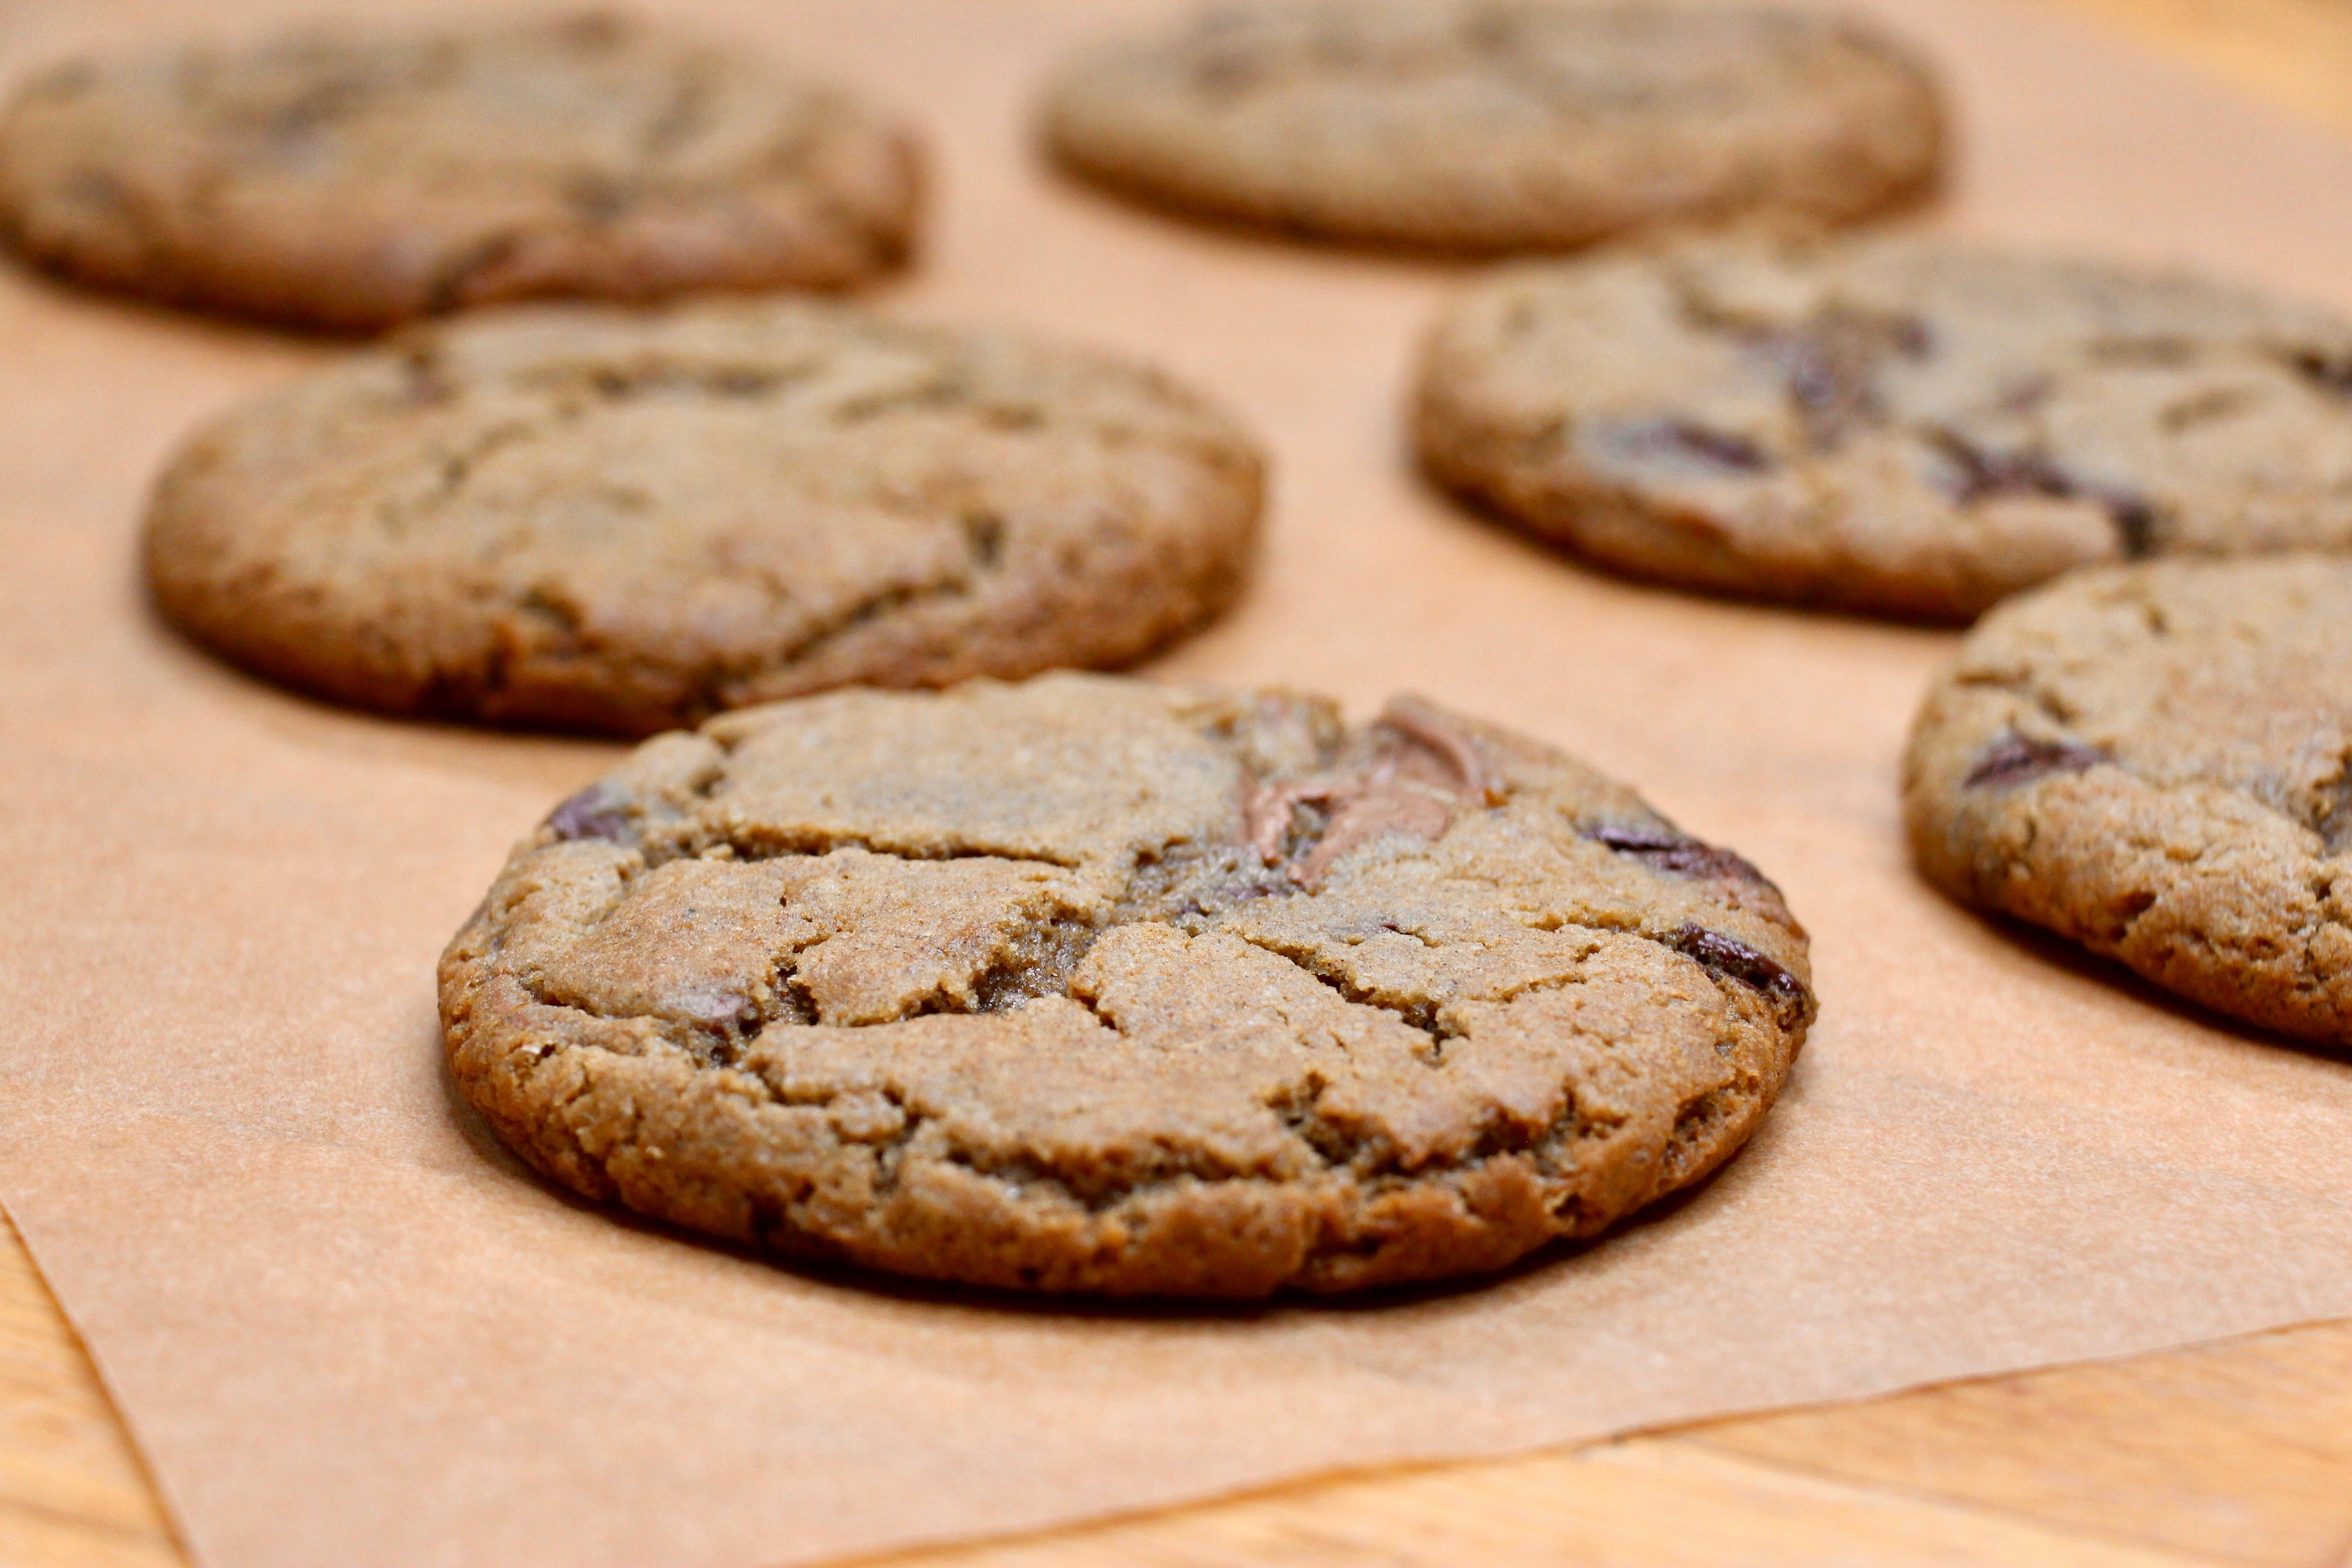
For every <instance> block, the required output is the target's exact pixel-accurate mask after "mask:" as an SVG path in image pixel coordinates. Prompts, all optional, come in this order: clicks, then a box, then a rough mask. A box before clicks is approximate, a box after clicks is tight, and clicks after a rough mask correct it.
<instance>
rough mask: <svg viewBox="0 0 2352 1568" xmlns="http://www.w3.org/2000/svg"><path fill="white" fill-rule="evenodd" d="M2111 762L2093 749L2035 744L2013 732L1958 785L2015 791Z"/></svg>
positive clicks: (2068, 744) (2066, 744)
mask: <svg viewBox="0 0 2352 1568" xmlns="http://www.w3.org/2000/svg"><path fill="white" fill-rule="evenodd" d="M2114 760H2115V759H2114V758H2113V757H2110V756H2108V755H2107V753H2106V752H2102V751H2099V750H2098V749H2096V748H2095V747H2092V746H2081V745H2077V744H2075V743H2074V742H2072V741H2037V740H2034V739H2032V737H2031V736H2026V735H2021V734H2019V733H2017V732H2016V731H2013V730H2012V731H2010V732H2009V733H2008V734H2006V735H2003V736H2002V737H2001V738H2000V740H1998V741H1996V742H1993V744H1992V746H1991V748H1990V750H1989V751H1987V752H1985V754H1984V757H1983V759H1982V760H1981V761H1979V763H1977V765H1976V766H1975V768H1973V769H1972V770H1970V772H1969V776H1968V777H1967V778H1966V779H1964V780H1962V781H1961V783H1962V784H1963V785H1964V786H1965V787H1967V788H1969V789H1979V788H1994V789H2014V788H2016V787H2017V786H2018V785H2019V784H2031V783H2032V782H2033V781H2034V780H2035V779H2039V778H2044V777H2047V776H2048V775H2049V774H2051V773H2083V772H2085V771H2086V770H2088V769H2091V768H2095V767H2097V766H2098V765H2099V764H2100V763H2108V762H2113V761H2114Z"/></svg>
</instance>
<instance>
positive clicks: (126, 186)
mask: <svg viewBox="0 0 2352 1568" xmlns="http://www.w3.org/2000/svg"><path fill="white" fill-rule="evenodd" d="M918 198H919V171H918V157H917V152H916V146H915V142H914V139H913V137H912V135H911V134H910V133H909V132H908V131H907V130H906V129H904V128H903V127H901V126H898V125H896V124H894V123H892V122H890V121H887V120H886V119H884V118H882V117H881V116H879V115H878V114H877V112H876V111H875V110H872V109H870V108H868V107H867V106H866V105H865V104H863V103H861V102H860V101H859V100H857V99H856V97H854V96H852V95H851V94H849V93H847V92H845V91H844V90H842V89H839V88H836V87H834V86H832V85H829V84H827V83H824V82H822V81H819V80H816V79H813V78H809V77H804V76H803V75H801V74H799V73H798V72H797V71H796V70H793V69H790V68H785V67H783V66H781V65H778V64H776V63H773V62H771V61H768V60H765V59H763V58H761V57H760V55H759V54H758V52H757V51H755V50H749V49H745V48H743V47H740V46H737V45H732V44H725V43H720V42H717V41H709V40H704V39H700V38H697V37H688V36H683V35H677V34H673V33H671V32H670V31H668V30H667V29H665V28H661V27H656V26H649V25H646V24H644V23H639V22H635V21H629V20H625V19H623V18H620V17H617V16H605V15H592V16H580V17H574V18H571V19H568V20H556V21H521V22H515V21H506V22H485V23H482V24H479V25H474V26H463V25H446V26H442V27H440V28H437V29H425V30H406V31H395V30H392V29H390V28H384V29H381V30H359V29H356V28H330V27H325V26H320V27H312V28H310V29H306V30H299V31H292V32H287V33H283V34H280V35H278V36H276V37H270V38H268V39H266V40H264V41H261V42H258V43H255V44H251V45H248V46H244V47H227V46H223V47H212V46H207V45H184V46H177V47H164V48H159V49H154V50H152V51H149V52H145V53H125V54H121V55H112V56H104V57H100V58H91V59H84V60H77V61H72V62H69V63H67V64H63V65H59V66H56V67H54V68H49V69H47V70H44V71H42V72H40V73H39V74H37V75H36V76H34V77H33V78H31V79H29V80H27V81H26V82H25V83H24V84H23V85H22V86H21V87H20V88H19V89H17V91H16V94H15V96H14V98H13V99H12V100H11V101H10V102H9V104H8V106H7V108H6V109H5V111H0V236H5V239H6V240H7V242H8V243H9V244H10V245H11V246H13V247H15V248H16V249H17V250H18V251H20V252H21V253H23V254H24V255H26V257H28V258H32V259H33V260H34V261H36V262H37V263H39V264H40V265H42V266H45V267H47V268H52V269H54V270H56V271H58V272H59V273H63V274H65V275H67V276H69V277H73V278H77V279H82V280H84V281H87V282H91V283H97V284H102V285H105V286H107V287H110V288H114V289H126V290H129V291H130V292H132V293H136V294H142V295H146V296H149V297H151V298H154V299H159V300H169V301H172V302H173V303H177V304H184V305H190V306H195V307H199V308H205V309H212V310H223V311H227V312H232V313H235V314H237V315H242V316H247V317H253V318H257V319H259V320H263V321H273V322H278V323H281V324H285V325H290V326H299V327H310V328H323V329H330V330H335V331H373V330H376V329H380V328H383V327H386V326H389V325H392V324H394V323H395V322H400V321H408V320H410V319H413V318H415V317H420V316H428V315H436V314H440V313H443V312H446V311H449V310H460V309H463V308H465V307H467V306H473V305H481V304H487V303H489V302H491V301H494V300H517V299H524V298H530V297H541V296H583V297H593V298H599V299H606V300H628V301H638V302H642V301H647V300H660V299H664V298H667V297H668V296H671V295H674V294H679V293H683V292H688V291H692V290H698V289H793V288H807V289H839V288H843V287H845V286H848V285H852V284H856V283H858V282H861V281H863V280H865V279H869V278H872V277H874V276H875V275H877V274H878V273H882V272H885V271H887V270H888V269H889V268H894V267H896V266H898V264H899V263H900V262H901V261H902V260H903V259H904V258H906V256H907V255H908V249H909V247H910V246H911V245H912V243H913V239H914V234H915V224H916V209H917V205H918Z"/></svg>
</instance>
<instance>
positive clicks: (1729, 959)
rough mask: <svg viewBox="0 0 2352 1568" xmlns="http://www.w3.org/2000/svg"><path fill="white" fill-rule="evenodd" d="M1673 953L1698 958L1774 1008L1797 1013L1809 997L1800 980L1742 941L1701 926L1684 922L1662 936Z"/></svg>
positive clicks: (1810, 996)
mask: <svg viewBox="0 0 2352 1568" xmlns="http://www.w3.org/2000/svg"><path fill="white" fill-rule="evenodd" d="M1666 945H1667V946H1669V947H1671V948H1673V949H1674V950H1675V952H1680V953H1684V954H1686V955H1688V956H1689V957H1692V958H1695V959H1696V960H1698V961H1699V962H1700V963H1704V964H1705V965H1706V966H1707V968H1709V969H1711V970H1713V971H1714V972H1715V973H1717V974H1720V975H1723V976H1725V977H1727V978H1728V979H1732V980H1737V981H1738V982H1739V983H1740V984H1742V985H1745V986H1747V987H1748V988H1749V989H1750V990H1754V991H1760V992H1762V993H1763V994H1765V995H1766V996H1768V997H1769V998H1771V1001H1772V1004H1773V1005H1774V1006H1775V1007H1776V1008H1779V1009H1781V1010H1783V1011H1796V1012H1801V1011H1803V1010H1804V1008H1805V1006H1806V1005H1807V1004H1808V1003H1810V1002H1811V1000H1812V994H1811V992H1809V991H1807V990H1806V989H1805V984H1804V982H1803V981H1801V980H1799V979H1798V978H1797V977H1796V976H1795V975H1793V974H1791V973H1789V972H1788V971H1787V970H1785V969H1783V968H1781V967H1780V965H1779V964H1777V963H1773V962H1772V961H1771V960H1770V959H1769V958H1767V957H1765V956H1764V955H1763V954H1762V953H1760V952H1757V951H1756V950H1755V949H1754V948H1752V947H1750V946H1748V944H1747V943H1746V942H1734V941H1733V940H1732V939H1731V938H1729V937H1727V936H1725V935H1723V934H1722V933H1721V932H1720V931H1709V930H1707V929H1706V927H1705V926H1702V925H1686V926H1684V927H1682V928H1680V929H1679V930H1677V931H1675V934H1674V935H1673V936H1671V937H1669V938H1667V939H1666Z"/></svg>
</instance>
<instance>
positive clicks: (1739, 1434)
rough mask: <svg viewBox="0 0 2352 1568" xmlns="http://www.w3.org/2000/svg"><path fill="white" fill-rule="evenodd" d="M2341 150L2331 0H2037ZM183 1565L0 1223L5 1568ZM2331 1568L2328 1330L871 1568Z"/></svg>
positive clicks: (2346, 1467)
mask: <svg viewBox="0 0 2352 1568" xmlns="http://www.w3.org/2000/svg"><path fill="white" fill-rule="evenodd" d="M2050 3H2053V4H2059V3H2063V4H2068V5H2074V6H2076V7H2078V8H2081V9H2084V10H2086V11H2089V12H2090V13H2092V14H2094V15H2095V16H2100V17H2102V18H2104V19H2105V20H2107V21H2109V22H2111V23H2112V24H2114V25H2116V26H2119V27H2121V28H2123V29H2125V30H2126V31H2128V32H2131V33H2133V34H2136V35H2137V36H2138V37H2141V38H2142V39H2144V40H2146V41H2147V42H2148V43H2149V44H2151V45H2153V46H2155V47H2158V48H2161V49H2163V50H2166V51H2168V52H2170V53H2172V54H2174V55H2176V56H2179V57H2180V58H2187V59H2191V60H2195V61H2198V62H2200V64H2202V65H2204V66H2206V67H2208V68H2211V69H2213V70H2216V71H2218V72H2220V73H2221V74H2223V75H2225V76H2227V77H2229V78H2230V79H2232V80H2234V81H2236V82H2237V83H2238V84H2239V85H2240V86H2241V87H2242V88H2245V89H2249V90H2251V91H2252V92H2254V93H2256V94H2258V95H2260V96H2263V97H2264V98H2267V99H2269V100H2271V101H2273V103H2275V104H2277V105H2279V106H2280V107H2282V108H2284V109H2285V110H2288V111H2290V112H2293V113H2296V114H2300V115H2304V116H2305V117H2308V118H2314V119H2317V120H2320V121H2326V122H2327V123H2330V124H2333V125H2336V126H2337V127H2340V128H2343V129H2346V130H2347V131H2352V0H2050ZM186 1561H187V1560H186V1558H185V1557H184V1554H183V1552H181V1550H180V1548H179V1546H178V1545H177V1543H176V1542H174V1541H173V1536H172V1532H171V1528H170V1525H169V1523H168V1522H167V1521H166V1520H165V1518H164V1517H163V1510H162V1509H161V1507H160V1506H159V1505H158V1503H157V1502H156V1500H155V1494H154V1490H153V1489H152V1486H151V1485H150V1484H149V1482H148V1479H147V1478H146V1476H145V1474H144V1473H143V1471H142V1468H141V1466H140V1462H139V1459H138V1457H137V1455H136V1454H135V1453H134V1452H133V1450H132V1449H131V1444H130V1441H129V1439H128V1437H127V1436H125V1435H124V1432H123V1430H122V1427H121V1424H120V1423H119V1422H118V1421H117V1420H116V1418H115V1416H114V1415H113V1411H112V1408H111V1406H110V1405H109V1404H108V1401H107V1398H106V1394H105V1392H104V1390H103V1388H102V1387H101V1386H100V1383H99V1380H98V1377H97V1374H96V1373H95V1372H94V1371H93V1369H92V1368H91V1366H90V1363H89V1358H88V1357H87V1356H86V1355H85V1354H84V1353H83V1352H82V1350H81V1347H80V1345H79V1343H78V1342H76V1341H75V1339H74V1337H73V1333H72V1331H71V1330H70V1329H69V1328H68V1326H67V1324H66V1322H65V1321H64V1319H63V1318H62V1317H61V1316H60V1315H59V1313H58V1309H57V1306H56V1303H55V1302H54V1301H53V1300H51V1298H50V1296H49V1294H48V1292H47V1289H46V1288H45V1287H44V1286H43V1285H42V1283H41V1280H40V1279H39V1276H38V1275H37V1272H36V1271H35V1269H34V1268H33V1265H32V1262H31V1259H30V1258H28V1257H27V1256H26V1252H25V1250H24V1247H23V1246H22V1244H21V1243H20V1242H19V1241H18V1239H17V1237H16V1232H15V1231H14V1230H13V1229H9V1228H6V1227H5V1223H4V1222H0V1563H5V1564H7V1565H10V1568H69V1565H70V1568H180V1565H182V1564H184V1563H186ZM1824 1562H1838V1563H1847V1562H1852V1563H1873V1564H1885V1565H1894V1568H1901V1565H1906V1564H1915V1563H1916V1564H1923V1565H1925V1564H1938V1565H1948V1564H1975V1563H1983V1564H1996V1563H1999V1564H2009V1563H2035V1564H2051V1565H2059V1564H2063V1565H2068V1568H2073V1565H2077V1564H2079V1565H2082V1568H2094V1565H2095V1568H2109V1565H2114V1568H2125V1565H2131V1564H2138V1565H2147V1568H2161V1565H2166V1564H2172V1565H2184V1564H2221V1563H2242V1564H2259V1565H2263V1568H2352V1324H2331V1325H2322V1326H2317V1327H2310V1328H2304V1329H2298V1330H2292V1331H2284V1332H2280V1333H2275V1334H2265V1335H2260V1336H2257V1337H2254V1338H2252V1339H2246V1340H2239V1341H2232V1342H2227V1343H2224V1344H2219V1345H2210V1346H2204V1347H2200V1348H2198V1349H2194V1350H2189V1351H2181V1352H2170V1353H2168V1354H2163V1355H2151V1356H2142V1357H2138V1358H2136V1359H2133V1360H2130V1361H2124V1362H2116V1363H2105V1364H2095V1365H2088V1366H2077V1367H2065V1368H2059V1369H2054V1370H2051V1371H2046V1372H2038V1373H2026V1374H2022V1375H2018V1376H2012V1377H2007V1378H2000V1379H1996V1380H1990V1381H1986V1382H1979V1383H1970V1384H1956V1385H1952V1386H1948V1387H1943V1388H1934V1389H1927V1390H1922V1391H1919V1392H1916V1393H1912V1394H1902V1395H1898V1396H1896V1397H1893V1398H1888V1399H1881V1400H1876V1401H1873V1402H1870V1403H1868V1404H1864V1405H1847V1406H1840V1407H1836V1408H1832V1409H1822V1410H1801V1411H1792V1412H1787V1413H1783V1414H1779V1415H1767V1416H1759V1417H1750V1418H1747V1419H1742V1420H1736V1421H1724V1422H1717V1423H1713V1424H1709V1425H1706V1426H1695V1427H1690V1428H1686V1429H1684V1430H1681V1431H1676V1432H1672V1433H1664V1434H1657V1435H1653V1436H1640V1437H1633V1438H1628V1439H1624V1440H1622V1441H1618V1442H1613V1443H1605V1444H1600V1445H1597V1446H1594V1447H1587V1448H1582V1449H1578V1450H1575V1451H1573V1452H1569V1453H1558V1454H1542V1455H1536V1456H1531V1457H1528V1458H1519V1459H1512V1460H1506V1461H1497V1462H1490V1463H1486V1464H1477V1465H1458V1466H1449V1467H1444V1468H1429V1469H1421V1470H1411V1471H1399V1472H1391V1473H1385V1474H1380V1475H1372V1476H1363V1477H1356V1478H1349V1479H1340V1480H1333V1481H1327V1482H1323V1483H1320V1484H1315V1485H1305V1486H1294V1487H1286V1488H1283V1489H1278V1490H1275V1491H1270V1492H1267V1493H1265V1494H1261V1495H1257V1496H1254V1497H1248V1498H1244V1499H1240V1500H1232V1501H1227V1502H1222V1503H1216V1504H1211V1505H1206V1506H1202V1507H1196V1508H1191V1509H1185V1510H1176V1511H1172V1512H1169V1513H1164V1514H1157V1515H1153V1516H1150V1517H1148V1518H1139V1519H1134V1520H1127V1521H1118V1522H1115V1523H1110V1524H1105V1525H1098V1526H1094V1527H1090V1528H1087V1529H1081V1530H1068V1531H1055V1532H1053V1533H1051V1534H1046V1535H1039V1536H1034V1537H1028V1538H1024V1539H1020V1540H1014V1541H1003V1542H988V1543H982V1544H980V1545H967V1546H961V1547H957V1548H954V1549H941V1550H937V1551H931V1552H916V1553H909V1554H902V1555H899V1556H895V1557H891V1558H888V1559H887V1560H886V1559H876V1560H871V1564H870V1568H883V1564H884V1563H887V1564H889V1565H890V1568H1144V1565H1147V1564H1148V1565H1151V1568H1212V1565H1214V1568H1343V1565H1345V1568H1370V1565H1372V1564H1380V1565H1382V1568H1454V1565H1456V1564H1461V1563H1480V1564H1495V1565H1498V1568H1513V1565H1517V1564H1522V1563H1525V1564H1535V1563H1545V1564H1575V1565H1586V1564H1591V1565H1596V1568H1597V1565H1611V1564H1626V1565H1633V1564H1641V1565H1643V1568H1681V1565H1684V1564H1690V1565H1698V1564H1722V1563H1738V1564H1741V1565H1743V1568H1779V1565H1780V1564H1790V1565H1794V1564H1813V1563H1824Z"/></svg>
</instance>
